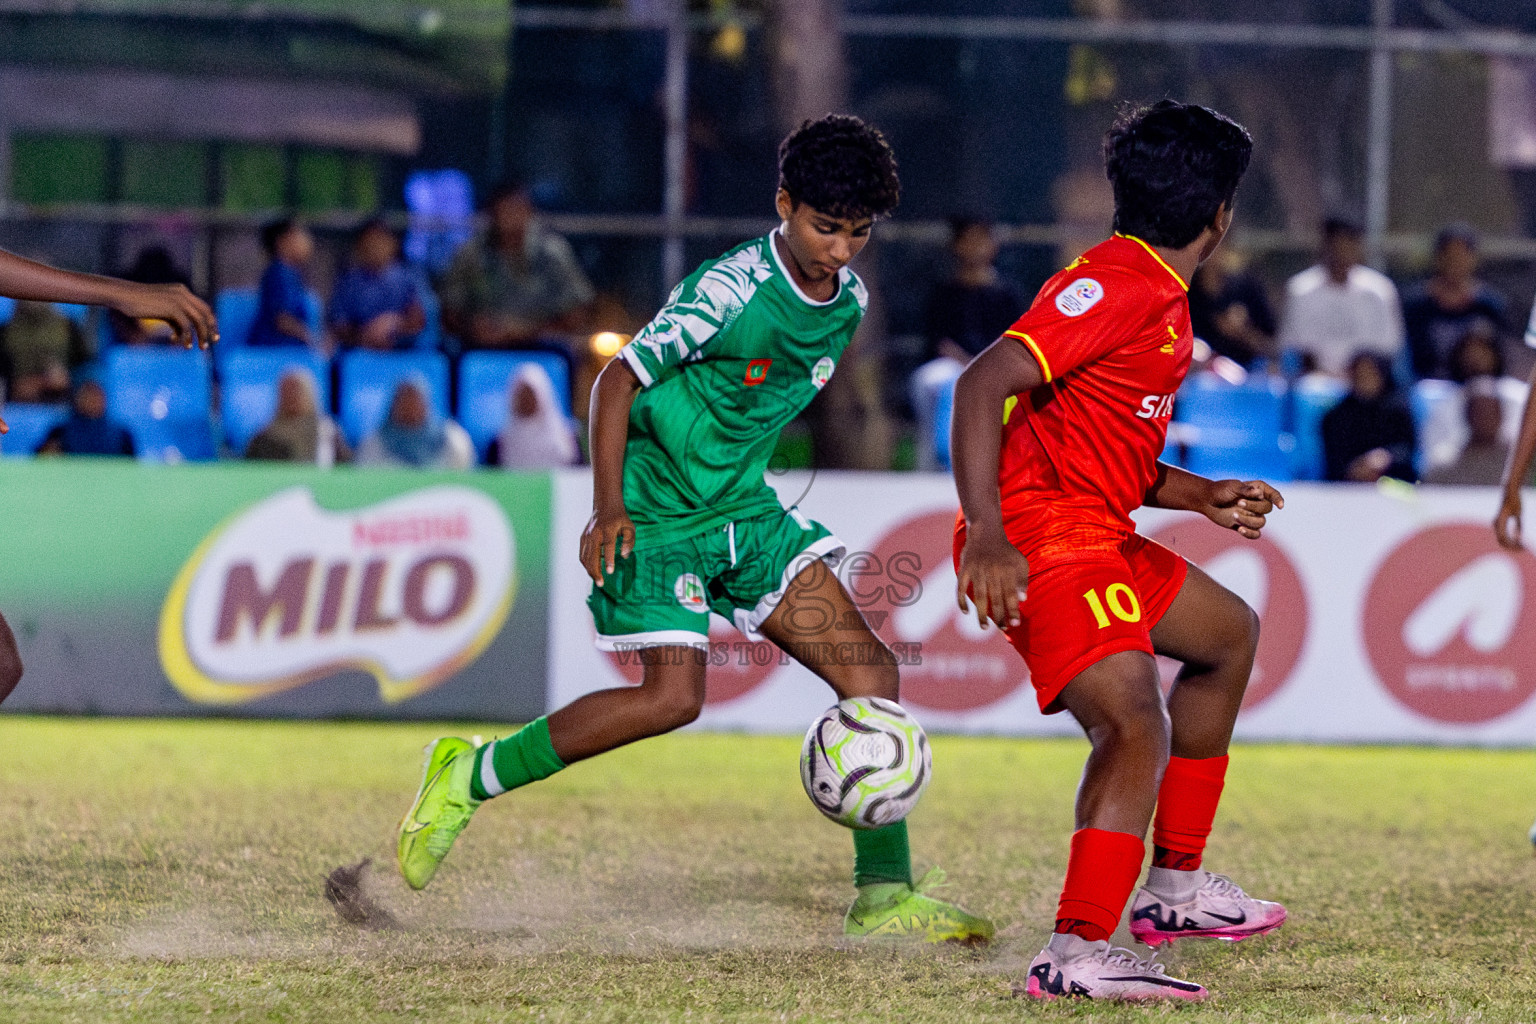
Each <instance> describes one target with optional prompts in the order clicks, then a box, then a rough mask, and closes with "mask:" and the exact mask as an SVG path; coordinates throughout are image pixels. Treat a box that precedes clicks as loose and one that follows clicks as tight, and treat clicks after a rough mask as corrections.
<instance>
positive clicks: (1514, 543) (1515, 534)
mask: <svg viewBox="0 0 1536 1024" xmlns="http://www.w3.org/2000/svg"><path fill="white" fill-rule="evenodd" d="M1493 535H1494V537H1496V538H1497V539H1498V541H1499V547H1501V548H1504V549H1506V550H1509V551H1519V550H1520V548H1521V547H1522V546H1523V545H1522V544H1521V543H1520V492H1519V491H1518V490H1517V491H1515V492H1513V493H1509V492H1506V493H1505V494H1504V500H1503V501H1502V502H1500V503H1499V514H1498V515H1496V516H1494V517H1493Z"/></svg>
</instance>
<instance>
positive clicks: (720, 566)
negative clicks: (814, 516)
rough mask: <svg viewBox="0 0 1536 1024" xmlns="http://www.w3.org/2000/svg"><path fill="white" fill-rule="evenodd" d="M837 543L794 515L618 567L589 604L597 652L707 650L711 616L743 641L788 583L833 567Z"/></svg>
mask: <svg viewBox="0 0 1536 1024" xmlns="http://www.w3.org/2000/svg"><path fill="white" fill-rule="evenodd" d="M846 551H847V547H846V546H845V545H844V544H843V542H842V541H840V540H838V539H837V538H836V537H834V536H832V533H831V531H830V530H828V529H827V528H826V527H825V526H822V525H821V524H820V523H818V522H815V521H813V520H810V519H807V518H805V516H803V515H801V514H800V512H799V511H798V510H797V509H790V510H789V511H788V512H782V513H780V512H775V513H772V514H770V515H765V516H756V517H754V518H751V519H742V520H739V521H737V522H734V523H731V524H729V525H728V526H725V527H721V528H717V529H713V530H710V531H709V532H707V533H700V534H695V535H694V536H692V537H687V538H684V539H683V540H679V541H674V542H672V543H670V544H661V545H657V546H656V547H650V548H638V549H636V550H635V551H634V552H632V553H631V554H630V556H629V557H628V558H624V559H620V560H619V562H618V564H617V565H616V566H615V567H614V571H613V575H611V576H609V577H608V578H607V582H606V583H604V584H603V585H602V586H601V587H599V586H596V585H594V586H593V587H592V593H591V595H590V596H588V598H587V607H588V608H590V609H592V621H593V624H594V625H596V627H597V647H598V650H601V651H615V650H629V649H633V648H636V647H661V646H669V645H673V644H683V645H687V646H690V647H702V646H704V645H706V644H708V643H709V613H710V612H711V611H714V612H715V613H716V614H718V615H720V616H722V617H724V618H726V619H729V620H730V621H731V622H732V623H733V624H734V625H735V626H736V628H737V629H739V630H741V631H742V632H743V633H745V634H746V635H747V637H748V638H749V639H752V640H761V639H762V634H760V633H758V631H757V630H758V627H759V626H761V625H762V624H763V622H764V621H765V620H767V618H768V616H769V615H772V614H773V610H774V609H775V608H777V607H778V605H779V602H780V601H781V600H783V597H784V590H785V588H786V587H788V586H789V582H790V581H791V580H793V579H794V578H795V577H796V576H798V575H799V574H800V573H801V572H803V571H804V570H805V568H806V566H808V565H810V564H811V563H812V562H814V561H817V560H818V559H825V560H826V561H827V562H828V563H830V564H832V565H836V564H837V563H838V562H839V561H840V560H841V559H842V557H843V554H844V553H845V552H846Z"/></svg>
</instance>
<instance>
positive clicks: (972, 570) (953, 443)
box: [949, 337, 1045, 628]
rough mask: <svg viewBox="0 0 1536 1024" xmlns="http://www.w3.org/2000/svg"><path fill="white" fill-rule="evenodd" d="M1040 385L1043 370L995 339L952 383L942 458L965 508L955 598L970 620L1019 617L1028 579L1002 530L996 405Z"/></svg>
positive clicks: (1006, 622) (1012, 344) (1005, 621)
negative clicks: (973, 612)
mask: <svg viewBox="0 0 1536 1024" xmlns="http://www.w3.org/2000/svg"><path fill="white" fill-rule="evenodd" d="M1043 383H1045V375H1044V374H1043V373H1042V372H1041V371H1040V366H1039V364H1038V363H1036V362H1035V360H1034V357H1032V356H1031V355H1030V354H1029V353H1028V352H1027V351H1025V349H1024V346H1023V345H1021V344H1019V343H1018V342H1017V341H1014V340H1013V339H1012V338H1007V337H1004V338H999V339H998V340H997V341H994V342H993V343H992V344H991V346H989V347H988V348H987V349H986V350H985V351H983V352H982V353H981V355H979V356H977V357H976V358H975V359H973V360H972V361H971V363H970V365H968V366H967V367H966V368H965V372H964V373H962V374H960V379H959V380H958V381H956V382H955V403H954V408H955V413H954V420H953V423H952V425H951V427H950V442H949V450H950V458H951V460H952V462H953V463H954V470H955V488H956V490H958V491H959V493H960V509H961V511H962V512H963V513H964V514H965V528H966V535H965V547H964V548H963V549H962V551H961V553H960V566H959V569H958V576H959V579H958V582H957V587H958V589H957V592H956V599H957V601H958V602H959V604H960V610H961V611H962V612H969V611H970V610H971V609H970V607H969V606H968V604H967V602H966V596H967V595H968V594H969V595H970V597H971V599H972V600H974V602H975V604H976V621H977V623H978V624H981V625H985V624H986V622H987V620H988V619H991V620H992V621H993V622H995V623H997V625H999V626H1002V627H1005V628H1006V627H1007V626H1010V625H1014V624H1016V623H1017V622H1018V620H1019V605H1020V604H1021V603H1022V602H1023V600H1024V591H1025V588H1026V587H1028V585H1029V562H1028V560H1026V559H1025V557H1024V556H1023V555H1022V554H1020V553H1019V550H1018V548H1015V547H1014V546H1013V544H1012V543H1011V542H1010V541H1009V540H1008V535H1007V534H1006V533H1005V532H1004V530H1003V510H1002V501H1001V498H1000V497H999V493H998V487H997V460H998V455H999V453H1000V451H1001V450H1002V443H1003V440H1002V439H1003V403H1004V402H1006V401H1007V400H1008V398H1009V397H1010V396H1012V395H1018V394H1023V393H1024V392H1026V391H1030V390H1033V389H1034V388H1037V387H1039V386H1040V385H1041V384H1043Z"/></svg>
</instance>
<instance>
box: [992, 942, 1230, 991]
mask: <svg viewBox="0 0 1536 1024" xmlns="http://www.w3.org/2000/svg"><path fill="white" fill-rule="evenodd" d="M1059 945H1060V943H1059V936H1058V937H1056V938H1055V939H1053V940H1052V944H1051V945H1049V946H1046V947H1045V948H1044V949H1042V950H1041V951H1040V955H1039V956H1037V957H1035V960H1034V963H1032V964H1030V965H1029V981H1028V983H1027V984H1026V985H1025V986H1024V989H1023V991H1022V992H1019V990H1018V989H1017V988H1015V989H1014V991H1015V992H1019V994H1020V995H1025V996H1028V997H1029V998H1031V999H1047V1000H1049V999H1074V998H1075V999H1103V1000H1110V1001H1115V1002H1150V1001H1162V1000H1178V1001H1182V1002H1190V1003H1197V1002H1199V1001H1200V1000H1202V999H1204V998H1205V997H1206V996H1207V995H1208V994H1209V993H1208V992H1206V990H1205V986H1203V985H1197V984H1195V983H1194V982H1192V981H1180V980H1179V979H1178V978H1170V977H1168V973H1167V971H1166V969H1165V968H1164V967H1163V965H1162V964H1160V963H1158V962H1157V961H1156V960H1153V959H1150V958H1149V959H1145V960H1143V959H1141V958H1139V957H1137V956H1136V954H1134V953H1132V952H1131V951H1130V950H1128V949H1118V948H1112V947H1111V946H1110V944H1109V943H1108V942H1088V941H1086V940H1078V941H1076V942H1073V943H1070V945H1071V946H1073V947H1075V948H1073V949H1070V950H1063V949H1060V948H1059Z"/></svg>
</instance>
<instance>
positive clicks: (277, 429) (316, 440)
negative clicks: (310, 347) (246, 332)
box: [245, 369, 352, 467]
mask: <svg viewBox="0 0 1536 1024" xmlns="http://www.w3.org/2000/svg"><path fill="white" fill-rule="evenodd" d="M245 457H246V458H247V459H257V460H267V461H273V462H309V463H313V464H315V465H317V466H326V467H329V466H332V465H335V464H336V463H338V462H350V461H352V449H351V448H349V447H348V446H347V441H346V438H344V437H342V436H341V431H339V430H337V429H336V423H335V421H333V420H332V419H331V418H330V417H329V416H327V415H325V414H324V413H322V412H321V411H320V401H319V389H318V388H317V387H316V386H315V378H314V377H313V376H312V375H311V374H310V373H309V371H308V370H300V369H292V370H289V371H288V372H286V373H284V374H283V376H282V377H281V378H280V379H279V380H278V382H277V411H276V412H275V413H274V414H273V416H272V422H270V423H268V424H267V425H266V426H265V427H263V428H262V430H261V432H260V433H259V434H257V435H256V436H255V437H253V438H251V443H250V444H249V445H247V446H246V449H245Z"/></svg>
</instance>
